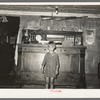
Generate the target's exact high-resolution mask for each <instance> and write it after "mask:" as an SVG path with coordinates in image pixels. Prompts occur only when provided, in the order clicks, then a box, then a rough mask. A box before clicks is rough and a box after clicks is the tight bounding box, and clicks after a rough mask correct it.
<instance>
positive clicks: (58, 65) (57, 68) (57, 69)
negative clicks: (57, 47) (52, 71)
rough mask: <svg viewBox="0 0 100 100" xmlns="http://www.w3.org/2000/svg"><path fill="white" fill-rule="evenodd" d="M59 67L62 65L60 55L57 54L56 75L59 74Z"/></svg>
mask: <svg viewBox="0 0 100 100" xmlns="http://www.w3.org/2000/svg"><path fill="white" fill-rule="evenodd" d="M59 67H60V62H59V56H58V55H57V66H56V75H57V74H58V71H59Z"/></svg>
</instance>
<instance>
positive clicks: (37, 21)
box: [20, 16, 100, 74]
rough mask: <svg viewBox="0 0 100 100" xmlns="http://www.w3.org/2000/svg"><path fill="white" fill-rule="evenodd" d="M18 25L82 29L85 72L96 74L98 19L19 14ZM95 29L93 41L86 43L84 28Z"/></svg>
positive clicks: (31, 27) (99, 51)
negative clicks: (42, 18)
mask: <svg viewBox="0 0 100 100" xmlns="http://www.w3.org/2000/svg"><path fill="white" fill-rule="evenodd" d="M20 27H21V28H22V29H25V28H27V29H39V28H41V29H46V30H59V31H61V30H63V29H64V30H66V31H83V40H84V41H83V43H84V46H86V47H87V49H86V55H85V72H86V73H90V74H97V64H98V61H99V60H100V47H99V42H100V19H94V18H84V19H83V18H78V19H68V20H60V21H57V20H45V21H42V20H41V17H37V16H21V17H20ZM88 29H93V30H95V36H94V40H95V41H94V43H93V44H91V45H90V44H87V43H86V30H88Z"/></svg>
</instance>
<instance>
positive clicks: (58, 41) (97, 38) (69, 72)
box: [0, 3, 100, 92]
mask: <svg viewBox="0 0 100 100" xmlns="http://www.w3.org/2000/svg"><path fill="white" fill-rule="evenodd" d="M0 88H1V89H51V91H52V92H55V91H54V90H53V89H58V90H56V92H61V90H60V89H99V88H100V5H99V4H98V5H95V4H92V5H90V4H87V5H82V3H81V4H70V5H68V4H67V3H65V4H64V3H62V4H60V3H59V4H56V3H48V4H45V3H44V4H41V3H38V4H35V3H32V4H27V3H25V4H24V3H23V4H21V3H20V4H12V3H9V4H0Z"/></svg>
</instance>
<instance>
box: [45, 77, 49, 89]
mask: <svg viewBox="0 0 100 100" xmlns="http://www.w3.org/2000/svg"><path fill="white" fill-rule="evenodd" d="M45 79H46V89H48V88H49V83H50V80H49V77H46V78H45Z"/></svg>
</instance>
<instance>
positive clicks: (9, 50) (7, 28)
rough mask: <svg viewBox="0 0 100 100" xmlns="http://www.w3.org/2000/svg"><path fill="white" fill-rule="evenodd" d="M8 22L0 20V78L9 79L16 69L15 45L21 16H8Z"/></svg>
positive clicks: (2, 79)
mask: <svg viewBox="0 0 100 100" xmlns="http://www.w3.org/2000/svg"><path fill="white" fill-rule="evenodd" d="M6 19H7V22H3V21H2V20H0V80H1V82H3V81H7V80H8V79H9V78H8V76H9V74H10V73H11V72H12V71H14V55H15V46H16V40H17V35H18V30H19V24H20V18H19V17H13V16H6Z"/></svg>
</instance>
